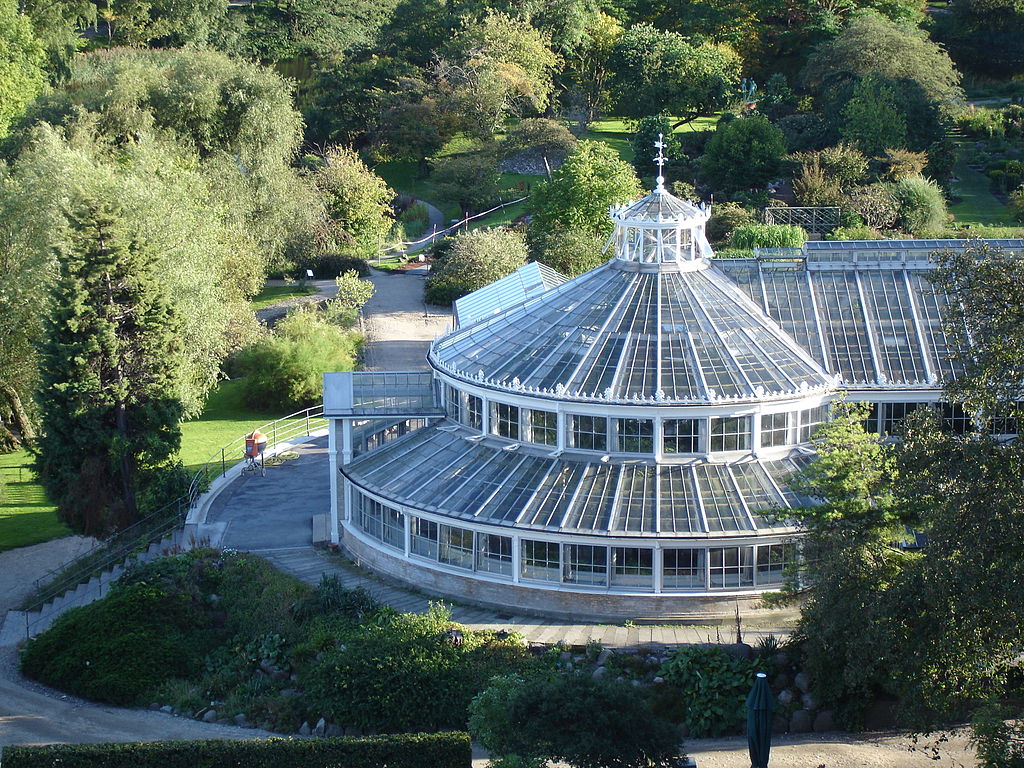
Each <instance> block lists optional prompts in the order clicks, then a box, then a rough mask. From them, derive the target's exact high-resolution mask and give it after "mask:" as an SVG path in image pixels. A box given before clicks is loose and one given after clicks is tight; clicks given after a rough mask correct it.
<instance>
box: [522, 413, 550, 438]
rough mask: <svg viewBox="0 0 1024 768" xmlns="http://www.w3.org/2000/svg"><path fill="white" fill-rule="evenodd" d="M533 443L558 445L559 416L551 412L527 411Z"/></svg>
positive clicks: (530, 436)
mask: <svg viewBox="0 0 1024 768" xmlns="http://www.w3.org/2000/svg"><path fill="white" fill-rule="evenodd" d="M526 416H527V419H529V430H530V433H529V437H528V438H527V439H528V440H529V441H530V442H531V443H540V444H541V445H558V414H557V413H552V412H551V411H527V412H526Z"/></svg>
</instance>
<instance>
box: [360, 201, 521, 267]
mask: <svg viewBox="0 0 1024 768" xmlns="http://www.w3.org/2000/svg"><path fill="white" fill-rule="evenodd" d="M528 197H529V195H524V196H523V197H520V198H519V199H517V200H509V201H508V202H507V203H501V204H500V205H496V206H494V207H493V208H489V209H488V210H486V211H483V212H481V213H476V214H473V215H472V216H469V215H466V216H465V217H464V218H462V219H460V220H459V221H457V222H456V223H454V224H452V225H451V226H449V227H445V228H444V229H438V228H437V226H436V225H435V226H434V231H433V232H431V233H430V234H429V235H426V236H425V237H421V238H420V239H419V240H408V241H404V240H403V241H401V242H398V243H394V244H392V245H388V246H385V247H383V248H381V249H380V251H379V252H378V253H377V261H380V260H381V259H383V258H384V257H385V256H386V255H387V254H389V253H393V252H395V251H399V252H406V251H410V250H419V249H420V248H425V247H426V246H428V245H430V244H431V243H433V242H434V241H435V240H438V239H440V238H442V237H445V236H447V235H448V234H449V233H450V232H458V231H459V230H460V229H468V228H469V222H471V221H475V220H476V219H479V218H482V217H484V216H487V215H489V214H492V213H494V212H495V211H500V210H501V209H502V208H507V207H508V206H510V205H515V204H516V203H521V202H523V201H524V200H526V199H527V198H528Z"/></svg>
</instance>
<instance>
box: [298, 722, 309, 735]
mask: <svg viewBox="0 0 1024 768" xmlns="http://www.w3.org/2000/svg"><path fill="white" fill-rule="evenodd" d="M310 732H311V731H310V728H309V723H307V722H305V721H303V723H302V725H300V726H299V736H309V734H310Z"/></svg>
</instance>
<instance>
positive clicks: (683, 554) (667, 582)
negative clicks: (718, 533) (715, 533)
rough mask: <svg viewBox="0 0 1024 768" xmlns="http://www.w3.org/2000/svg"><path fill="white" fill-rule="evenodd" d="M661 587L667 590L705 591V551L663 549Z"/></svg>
mask: <svg viewBox="0 0 1024 768" xmlns="http://www.w3.org/2000/svg"><path fill="white" fill-rule="evenodd" d="M661 585H662V586H663V587H664V588H665V589H703V588H704V550H703V549H663V550H662V551H661Z"/></svg>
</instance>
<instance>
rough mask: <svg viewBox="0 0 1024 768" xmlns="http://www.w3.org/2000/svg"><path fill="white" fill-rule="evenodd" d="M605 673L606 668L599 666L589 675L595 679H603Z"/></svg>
mask: <svg viewBox="0 0 1024 768" xmlns="http://www.w3.org/2000/svg"><path fill="white" fill-rule="evenodd" d="M607 674H608V668H607V667H603V666H601V667H598V668H597V669H595V670H594V672H593V674H592V675H591V677H593V678H594V679H595V680H603V679H604V677H605V675H607Z"/></svg>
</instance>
